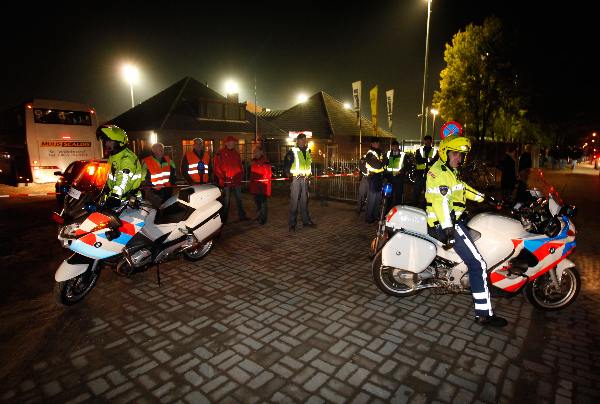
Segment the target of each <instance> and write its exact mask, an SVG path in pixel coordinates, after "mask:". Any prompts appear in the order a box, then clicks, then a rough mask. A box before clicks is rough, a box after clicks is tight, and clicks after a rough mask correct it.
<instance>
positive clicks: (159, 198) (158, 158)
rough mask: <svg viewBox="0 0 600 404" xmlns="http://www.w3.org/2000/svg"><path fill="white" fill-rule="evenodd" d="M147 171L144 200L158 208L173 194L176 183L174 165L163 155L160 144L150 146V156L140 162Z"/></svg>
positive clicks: (163, 147) (162, 146) (162, 147)
mask: <svg viewBox="0 0 600 404" xmlns="http://www.w3.org/2000/svg"><path fill="white" fill-rule="evenodd" d="M142 163H143V167H144V168H145V169H146V170H147V174H146V185H147V187H146V189H145V190H144V198H145V199H146V200H147V201H148V202H150V203H151V204H152V206H154V207H155V208H159V207H160V206H161V205H162V204H163V203H164V202H165V201H166V200H167V199H169V198H170V197H171V195H172V194H173V188H172V187H173V186H174V185H175V183H176V181H177V175H176V172H175V164H174V163H173V160H171V158H170V157H169V156H167V155H166V154H165V146H164V145H163V144H162V143H154V144H153V145H152V154H151V155H150V156H148V157H146V158H144V159H143V160H142Z"/></svg>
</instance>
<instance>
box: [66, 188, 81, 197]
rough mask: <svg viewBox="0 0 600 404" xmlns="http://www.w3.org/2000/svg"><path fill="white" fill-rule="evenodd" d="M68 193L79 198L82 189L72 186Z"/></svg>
mask: <svg viewBox="0 0 600 404" xmlns="http://www.w3.org/2000/svg"><path fill="white" fill-rule="evenodd" d="M67 195H69V196H70V197H71V198H74V199H79V198H80V197H81V191H79V190H77V189H75V188H73V187H71V188H69V192H67Z"/></svg>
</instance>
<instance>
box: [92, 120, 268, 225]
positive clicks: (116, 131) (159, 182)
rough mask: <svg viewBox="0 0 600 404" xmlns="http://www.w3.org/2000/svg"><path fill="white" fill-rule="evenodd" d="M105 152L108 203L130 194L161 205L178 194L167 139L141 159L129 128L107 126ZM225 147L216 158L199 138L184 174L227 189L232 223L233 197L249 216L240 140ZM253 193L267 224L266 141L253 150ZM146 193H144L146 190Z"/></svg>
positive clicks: (102, 136) (101, 132)
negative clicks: (244, 197) (134, 149)
mask: <svg viewBox="0 0 600 404" xmlns="http://www.w3.org/2000/svg"><path fill="white" fill-rule="evenodd" d="M97 137H98V139H99V140H102V142H103V145H104V150H105V152H106V153H107V154H108V155H109V160H108V162H109V164H110V165H111V172H110V173H109V175H108V181H107V184H106V187H107V191H106V198H105V201H104V203H105V204H106V205H107V207H108V208H110V207H112V206H118V205H119V204H120V201H121V200H123V199H126V198H128V197H129V196H132V195H133V196H136V197H143V198H144V199H145V200H146V201H148V202H150V203H151V204H152V205H153V206H154V207H155V208H159V207H160V206H161V205H162V204H163V203H164V202H165V201H166V200H167V199H168V198H170V197H171V195H173V188H174V186H175V185H176V181H177V171H176V166H175V163H174V162H173V160H172V159H171V157H170V156H168V155H167V154H165V147H164V145H163V144H162V143H155V144H153V145H152V147H151V152H152V153H151V154H150V155H149V156H147V157H145V158H143V159H142V160H141V161H140V160H139V159H138V158H137V156H136V155H135V154H134V153H133V152H132V151H131V150H130V149H129V148H128V147H127V144H128V137H127V134H126V133H125V131H124V130H122V129H121V128H119V127H117V126H115V125H102V126H101V127H99V128H98V130H97ZM224 143H225V146H224V147H223V148H221V150H219V151H218V152H217V153H216V154H215V156H214V158H212V159H211V155H210V151H209V150H206V148H205V147H204V140H203V139H201V138H195V139H194V141H193V148H192V150H190V151H187V152H186V153H185V154H184V156H183V158H182V160H181V174H182V176H183V178H184V179H185V181H186V183H187V184H189V185H201V184H210V183H213V182H214V183H215V184H217V185H218V186H219V187H220V188H221V189H222V201H221V202H222V203H223V209H222V214H221V218H222V220H223V222H224V223H226V222H227V219H228V216H229V215H228V213H229V201H230V199H231V195H232V194H233V195H234V198H235V200H236V205H237V209H238V217H239V219H240V220H248V216H247V215H246V212H245V210H244V207H243V205H242V197H241V186H242V180H243V178H244V167H243V165H242V159H241V157H240V154H239V152H238V151H237V150H236V145H237V139H236V138H234V137H233V136H228V137H227V138H225V141H224ZM249 189H250V193H252V194H254V200H255V202H256V207H257V213H258V214H257V218H256V220H257V221H258V222H259V223H260V224H265V223H266V222H267V198H268V197H269V196H270V195H271V165H270V164H269V163H268V160H267V158H266V156H265V153H264V150H263V145H262V143H258V144H257V145H256V147H255V149H254V153H253V158H252V162H251V164H250V187H249ZM142 191H143V192H142Z"/></svg>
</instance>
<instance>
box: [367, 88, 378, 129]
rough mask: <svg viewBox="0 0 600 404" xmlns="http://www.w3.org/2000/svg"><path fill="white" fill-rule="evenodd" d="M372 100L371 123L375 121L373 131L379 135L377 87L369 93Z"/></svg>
mask: <svg viewBox="0 0 600 404" xmlns="http://www.w3.org/2000/svg"><path fill="white" fill-rule="evenodd" d="M369 97H370V98H371V121H373V130H374V131H375V134H377V86H375V87H373V88H372V89H371V91H370V92H369Z"/></svg>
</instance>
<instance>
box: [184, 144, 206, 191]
mask: <svg viewBox="0 0 600 404" xmlns="http://www.w3.org/2000/svg"><path fill="white" fill-rule="evenodd" d="M181 175H183V178H184V179H185V182H187V183H188V184H189V185H199V184H208V183H210V178H211V177H212V165H211V164H210V152H209V151H208V150H205V149H204V140H203V139H202V138H199V137H197V138H195V139H194V148H193V149H192V150H190V151H188V152H186V153H185V154H184V155H183V158H182V159H181Z"/></svg>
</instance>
